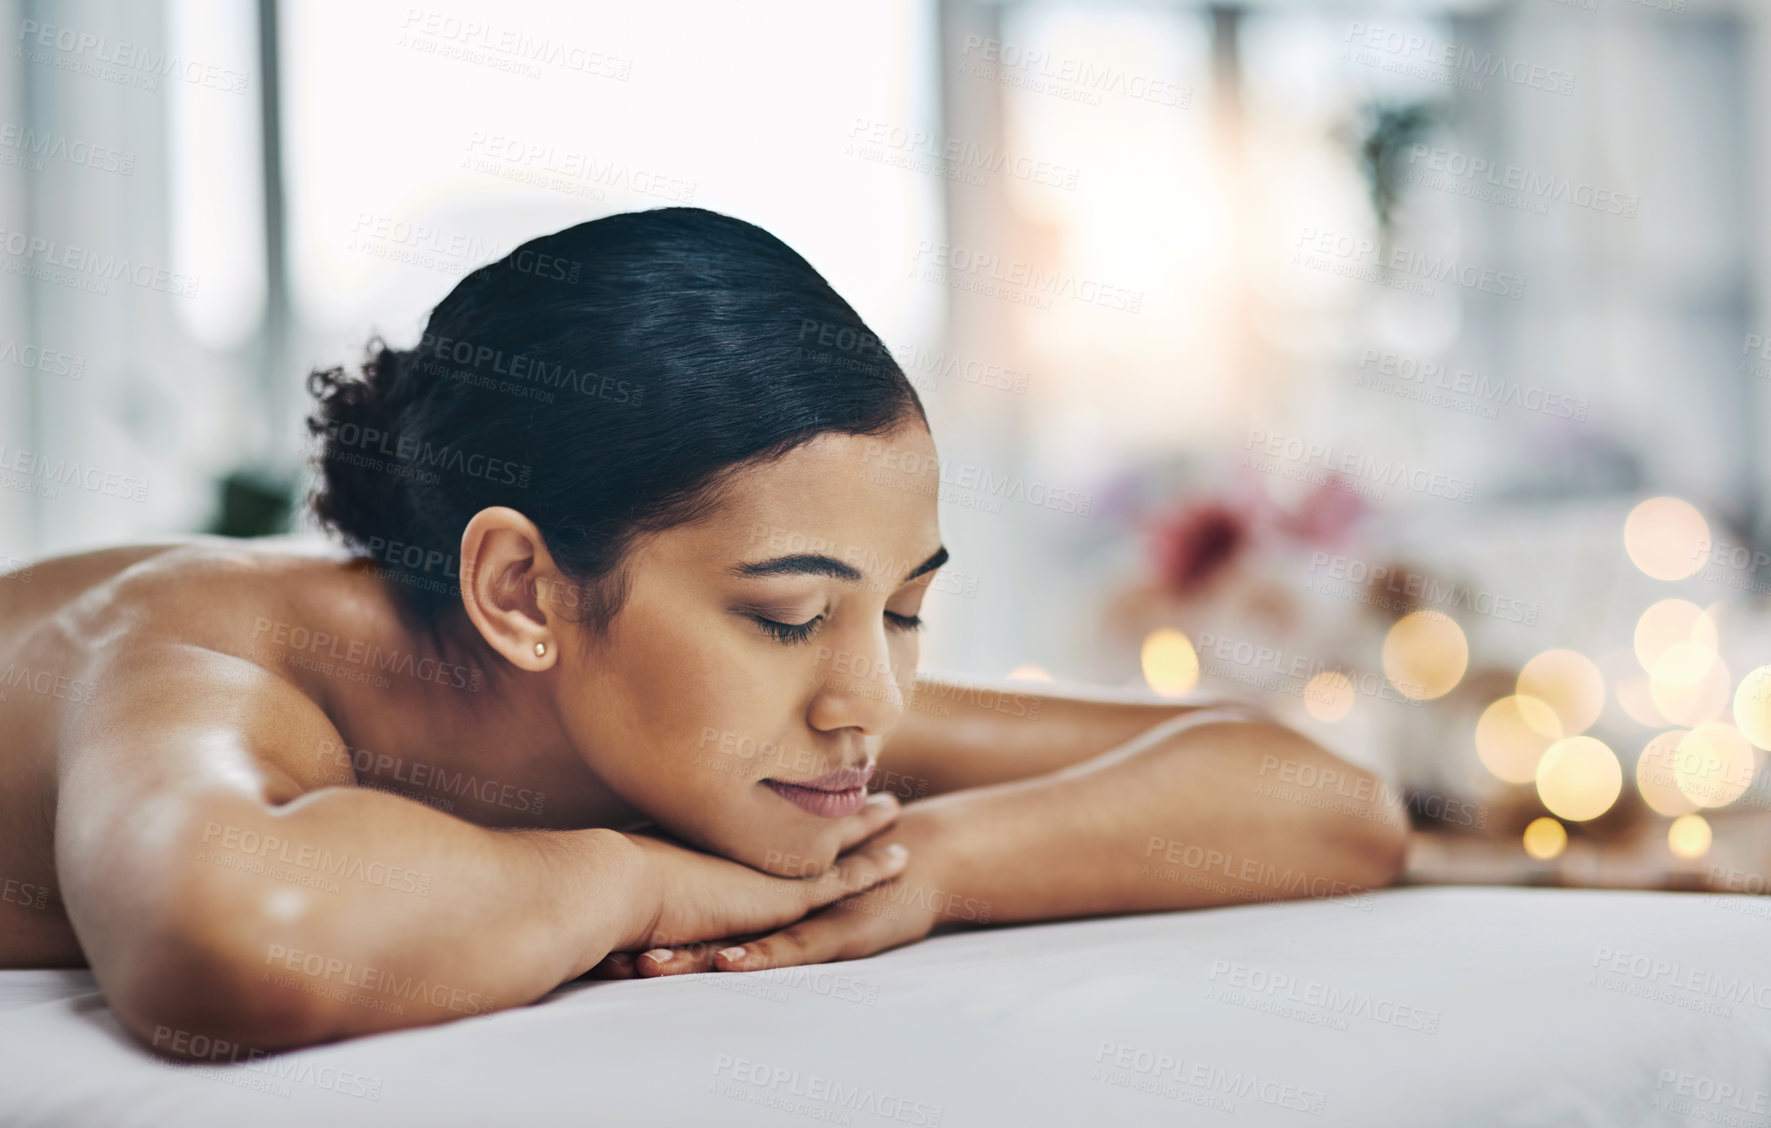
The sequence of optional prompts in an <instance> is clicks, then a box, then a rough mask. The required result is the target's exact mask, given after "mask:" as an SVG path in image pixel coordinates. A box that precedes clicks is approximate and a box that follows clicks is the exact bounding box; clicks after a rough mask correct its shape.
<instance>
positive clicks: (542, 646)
mask: <svg viewBox="0 0 1771 1128" xmlns="http://www.w3.org/2000/svg"><path fill="white" fill-rule="evenodd" d="M535 657H537V658H545V657H547V643H545V642H538V643H536V644H535Z"/></svg>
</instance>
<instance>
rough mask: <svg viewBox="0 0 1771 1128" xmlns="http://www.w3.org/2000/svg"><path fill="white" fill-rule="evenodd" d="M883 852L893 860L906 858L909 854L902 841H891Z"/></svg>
mask: <svg viewBox="0 0 1771 1128" xmlns="http://www.w3.org/2000/svg"><path fill="white" fill-rule="evenodd" d="M885 852H886V857H888V858H890V859H891V860H892V861H894V862H895V861H897V860H898V859H899V858H907V857H909V856H910V851H908V850H906V849H904V844H903V843H902V842H894V843H892V844H891V845H890V846H887V847H886V851H885Z"/></svg>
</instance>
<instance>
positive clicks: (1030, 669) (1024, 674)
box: [1008, 662, 1052, 682]
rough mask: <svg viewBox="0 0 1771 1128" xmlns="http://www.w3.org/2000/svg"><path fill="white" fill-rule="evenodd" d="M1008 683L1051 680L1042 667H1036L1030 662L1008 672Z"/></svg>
mask: <svg viewBox="0 0 1771 1128" xmlns="http://www.w3.org/2000/svg"><path fill="white" fill-rule="evenodd" d="M1008 676H1009V680H1010V681H1041V682H1048V681H1051V680H1052V676H1051V674H1050V673H1048V672H1047V671H1046V668H1045V667H1044V666H1036V665H1034V664H1033V663H1032V662H1023V663H1021V664H1020V665H1019V666H1016V667H1015V668H1014V669H1012V670H1010V671H1009V672H1008Z"/></svg>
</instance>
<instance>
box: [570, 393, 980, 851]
mask: <svg viewBox="0 0 1771 1128" xmlns="http://www.w3.org/2000/svg"><path fill="white" fill-rule="evenodd" d="M938 486H939V470H938V467H937V464H936V459H935V446H934V442H933V440H932V438H931V437H930V435H929V432H928V430H927V428H926V427H924V426H923V425H922V424H921V423H920V422H917V423H914V424H910V425H906V426H905V427H903V428H900V429H899V430H898V431H897V432H895V433H893V434H891V435H888V436H883V437H868V436H857V435H839V434H824V435H820V436H818V437H817V438H815V439H813V440H811V441H810V442H807V443H805V444H803V445H801V446H799V447H797V448H795V449H794V450H792V451H790V452H789V453H788V454H786V455H784V456H783V457H781V458H780V459H778V460H776V461H774V462H771V463H767V464H762V465H757V466H751V467H746V468H744V469H742V470H740V471H738V472H737V473H735V474H734V475H733V476H732V477H731V478H730V480H729V484H728V486H727V488H726V489H725V490H724V492H723V495H722V498H723V499H722V501H721V504H720V505H719V506H718V507H717V508H716V509H715V511H714V513H713V514H712V515H711V516H710V517H708V518H706V519H703V520H701V521H699V522H697V523H695V524H691V525H684V526H679V527H676V528H673V529H669V530H667V531H665V532H662V533H658V534H655V535H654V536H652V537H650V538H645V539H642V541H641V542H640V543H639V544H637V545H636V546H635V547H634V549H633V550H632V551H631V552H630V554H629V556H628V559H627V573H628V576H629V578H630V586H629V591H628V597H627V600H626V602H625V603H624V604H623V605H622V608H621V610H620V611H619V612H618V613H617V615H616V616H615V618H614V620H613V621H612V623H611V625H610V629H609V632H608V635H607V637H606V638H605V639H603V640H600V641H596V642H591V641H588V640H585V641H584V644H583V645H582V646H567V647H565V648H564V649H563V650H562V652H561V655H560V658H561V662H562V664H563V665H566V666H567V667H568V668H566V669H563V670H562V671H561V672H562V675H563V676H562V677H560V678H559V679H558V683H557V684H559V685H560V686H561V687H565V688H564V689H563V692H565V693H566V694H567V695H568V699H566V700H562V701H561V702H559V708H560V712H561V715H562V716H563V717H564V718H565V719H566V723H567V726H568V730H569V733H570V735H571V738H572V740H573V742H574V744H575V745H576V746H577V748H578V749H579V751H580V753H581V755H583V757H584V758H585V760H586V762H587V763H588V765H589V766H590V768H591V769H592V770H593V771H594V772H596V774H597V775H598V776H599V777H600V778H601V779H602V780H603V782H604V783H605V784H607V785H608V786H609V787H610V788H612V789H613V790H614V791H615V792H616V793H617V794H618V795H619V796H620V797H621V798H622V799H624V800H626V801H627V802H628V803H629V804H631V805H632V806H634V807H636V808H638V809H639V810H641V811H643V812H645V813H646V814H647V815H648V816H650V817H651V818H652V819H653V820H654V821H656V822H657V823H658V825H659V826H661V827H663V828H664V829H665V830H667V831H668V832H670V833H671V834H673V835H676V836H677V837H679V838H681V839H683V840H685V841H688V842H691V843H693V844H695V845H697V846H699V847H701V848H702V849H705V850H709V851H712V852H714V853H718V854H721V855H724V856H725V857H728V858H732V859H734V860H736V861H740V862H744V863H746V864H749V865H752V866H755V867H757V868H759V869H762V870H766V871H768V872H770V873H778V874H790V875H806V874H815V873H817V872H820V871H821V870H822V869H823V868H824V867H825V866H827V865H829V864H830V862H831V861H832V860H833V859H834V858H835V857H836V853H837V850H838V847H839V843H840V841H841V837H842V828H843V825H844V824H845V822H847V821H849V820H851V819H852V818H853V816H854V813H855V812H856V811H857V810H858V809H859V807H860V803H861V801H862V800H863V799H864V798H865V797H866V780H867V776H868V774H869V773H870V771H871V770H872V767H873V765H874V763H875V761H876V759H877V758H878V756H879V749H880V744H881V742H882V741H883V740H884V738H885V736H886V734H887V733H889V732H890V731H891V730H892V728H893V727H894V726H895V725H896V724H897V723H898V721H899V719H900V718H901V717H902V716H903V713H904V708H905V701H906V696H907V694H909V692H910V691H911V683H912V681H913V679H914V678H915V674H916V664H917V634H916V625H917V622H918V619H917V616H918V613H919V611H920V610H921V608H922V601H923V595H924V593H925V592H926V591H927V589H928V585H929V582H930V580H931V579H932V578H933V575H934V569H935V568H937V567H939V565H940V563H941V560H942V559H944V558H945V552H944V551H943V550H942V547H941V534H940V527H939V523H938V520H937V515H936V493H937V489H938ZM578 629H579V630H583V628H578ZM572 666H576V667H578V668H571V667H572Z"/></svg>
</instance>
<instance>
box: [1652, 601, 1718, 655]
mask: <svg viewBox="0 0 1771 1128" xmlns="http://www.w3.org/2000/svg"><path fill="white" fill-rule="evenodd" d="M1681 642H1691V643H1696V644H1697V645H1699V646H1706V647H1708V648H1709V649H1710V650H1711V651H1714V650H1715V649H1716V621H1715V619H1713V618H1711V617H1710V616H1709V615H1708V614H1706V613H1705V612H1704V610H1703V608H1701V607H1699V606H1698V605H1697V604H1695V603H1692V602H1691V601H1689V600H1685V599H1663V600H1661V601H1660V602H1659V603H1656V604H1654V605H1652V606H1651V607H1649V608H1648V610H1646V611H1644V612H1642V617H1641V618H1639V619H1637V620H1636V638H1635V643H1636V661H1638V662H1640V663H1641V664H1642V669H1644V670H1652V669H1654V661H1655V659H1657V658H1659V657H1660V655H1661V653H1662V652H1663V651H1665V650H1666V648H1667V647H1669V646H1674V645H1677V644H1678V643H1681Z"/></svg>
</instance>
